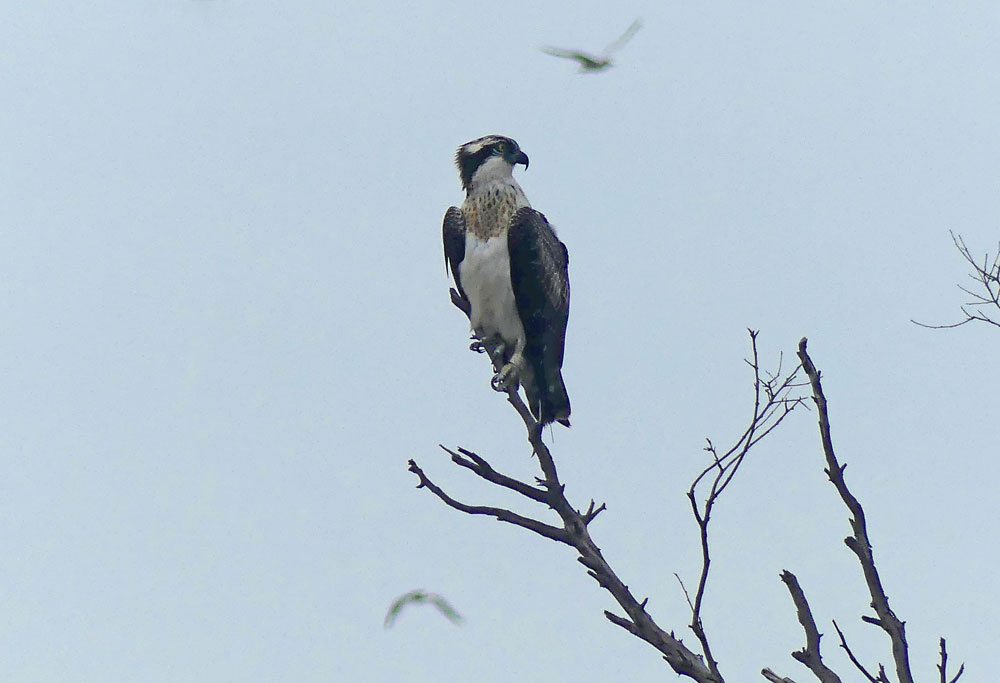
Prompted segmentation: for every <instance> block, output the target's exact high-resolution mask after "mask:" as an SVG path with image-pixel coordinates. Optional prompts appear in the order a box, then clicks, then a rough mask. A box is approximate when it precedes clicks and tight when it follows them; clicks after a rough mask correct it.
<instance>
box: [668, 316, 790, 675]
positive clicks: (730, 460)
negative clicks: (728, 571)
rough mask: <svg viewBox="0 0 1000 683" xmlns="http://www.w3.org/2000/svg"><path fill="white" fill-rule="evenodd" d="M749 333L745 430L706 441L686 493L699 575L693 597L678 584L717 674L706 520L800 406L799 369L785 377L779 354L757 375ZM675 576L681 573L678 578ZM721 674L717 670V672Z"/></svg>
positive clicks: (752, 333) (754, 333)
mask: <svg viewBox="0 0 1000 683" xmlns="http://www.w3.org/2000/svg"><path fill="white" fill-rule="evenodd" d="M747 332H748V333H749V335H750V348H751V357H750V358H749V359H745V362H746V364H747V365H749V366H750V368H751V369H752V371H753V390H754V396H753V412H752V414H751V416H750V420H749V423H748V426H747V428H746V429H745V430H744V431H743V433H742V434H741V435H740V436H739V438H738V439H737V440H736V443H735V444H733V446H732V447H731V448H730V449H729V450H728V451H726V452H725V453H724V454H722V455H719V453H718V451H717V450H716V448H715V445H714V444H713V443H712V441H711V439H708V440H707V443H708V445H707V446H706V447H705V450H706V451H707V452H708V454H709V455H710V456H711V458H712V461H711V463H709V465H707V466H706V467H705V469H703V470H702V471H701V473H700V474H699V475H698V476H697V477H695V479H694V481H693V482H692V483H691V486H690V488H689V489H688V492H687V498H688V502H689V504H690V506H691V512H692V514H693V515H694V519H695V522H696V523H697V524H698V532H699V540H700V543H701V573H700V575H699V577H698V585H697V588H696V589H695V593H694V601H693V604H692V600H691V598H690V596H689V595H688V594H687V589H686V588H685V587H684V584H683V582H682V583H681V587H682V588H684V593H685V597H686V598H687V600H688V605H689V606H690V607H691V623H690V624H689V627H690V629H691V630H692V631H693V632H694V634H695V636H696V637H697V638H698V642H700V643H701V647H702V652H703V653H704V655H705V660H706V661H707V662H708V666H709V668H710V669H712V671H713V672H718V664H717V662H716V660H715V657H714V656H713V655H712V648H711V643H710V641H709V638H708V633H707V631H706V630H705V625H704V622H703V621H702V616H701V615H702V607H703V604H704V599H705V590H706V588H707V586H708V576H709V570H710V568H711V564H712V556H711V552H710V549H709V533H708V529H709V524H710V522H711V519H712V511H713V509H714V507H715V504H716V503H717V502H718V500H719V497H720V496H721V495H722V493H723V492H724V491H725V490H726V488H727V487H728V486H729V484H730V483H732V481H733V478H734V477H735V476H736V473H737V472H738V471H739V469H740V466H741V465H742V464H743V462H744V460H745V459H746V456H747V454H748V453H749V451H750V449H751V448H753V447H754V446H755V445H756V444H757V443H759V442H760V440H761V439H762V438H764V437H765V436H767V435H768V434H770V433H771V431H772V430H774V429H775V428H776V427H777V426H778V425H779V424H781V422H782V421H783V420H784V419H785V418H786V417H787V416H788V414H789V413H791V412H792V411H793V410H794V409H795V408H796V407H797V406H799V405H801V404H802V401H803V400H804V399H803V398H802V397H790V395H789V394H790V392H791V390H792V389H793V388H794V387H797V386H801V385H800V384H797V383H796V382H795V379H796V376H797V374H798V372H799V367H796V368H795V369H794V370H792V372H790V373H789V374H788V375H787V376H785V377H782V376H781V364H782V361H783V358H779V362H778V371H777V372H776V373H774V374H768V376H767V378H766V379H765V378H764V377H762V374H761V369H760V356H759V354H758V350H757V335H758V332H757V331H755V330H747ZM702 484H705V485H707V488H708V491H707V492H705V493H702V492H701V490H700V488H699V487H700V486H701V485H702ZM678 580H680V577H678ZM720 675H721V674H720Z"/></svg>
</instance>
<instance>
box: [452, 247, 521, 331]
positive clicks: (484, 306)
mask: <svg viewBox="0 0 1000 683" xmlns="http://www.w3.org/2000/svg"><path fill="white" fill-rule="evenodd" d="M459 274H460V276H461V278H462V289H464V290H465V294H466V296H467V297H468V298H469V302H470V303H471V304H472V315H471V317H470V323H471V325H472V330H473V332H475V333H476V334H478V335H480V336H483V337H489V336H492V335H496V334H499V335H500V337H501V338H502V339H503V340H504V341H505V342H507V343H508V344H517V345H518V346H520V345H523V343H524V326H523V325H521V318H520V316H519V315H518V314H517V304H516V303H515V301H514V290H513V289H512V288H511V284H510V255H509V253H508V251H507V235H506V233H503V234H500V235H497V236H495V237H491V238H489V239H487V240H485V241H484V240H481V239H479V238H478V237H476V236H475V235H474V234H472V233H471V232H470V233H466V235H465V258H464V259H462V263H461V264H459Z"/></svg>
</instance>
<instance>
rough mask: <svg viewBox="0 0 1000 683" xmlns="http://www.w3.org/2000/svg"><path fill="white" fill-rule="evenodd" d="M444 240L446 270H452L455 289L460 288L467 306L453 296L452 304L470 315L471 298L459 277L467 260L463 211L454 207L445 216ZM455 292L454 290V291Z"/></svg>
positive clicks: (461, 295)
mask: <svg viewBox="0 0 1000 683" xmlns="http://www.w3.org/2000/svg"><path fill="white" fill-rule="evenodd" d="M441 232H442V237H443V240H444V263H445V267H446V268H450V269H451V276H452V277H453V278H454V279H455V287H457V288H458V292H457V294H458V297H459V299H460V300H461V301H462V302H464V303H465V306H462V305H461V304H459V303H457V302H455V295H454V294H453V295H452V302H454V303H455V305H456V306H458V307H459V308H461V309H462V310H463V311H465V314H466V315H469V311H470V310H471V306H470V304H469V298H468V297H467V296H465V290H464V289H462V279H461V277H460V276H459V271H458V266H459V264H461V263H462V260H463V259H464V258H465V216H463V215H462V211H461V209H459V208H458V207H455V206H452V207H450V208H449V209H448V211H447V212H445V214H444V224H443V225H442V226H441ZM453 291H454V290H453Z"/></svg>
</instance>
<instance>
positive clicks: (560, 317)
mask: <svg viewBox="0 0 1000 683" xmlns="http://www.w3.org/2000/svg"><path fill="white" fill-rule="evenodd" d="M455 163H456V164H457V165H458V172H459V175H460V176H461V179H462V188H463V189H465V201H464V202H463V203H462V208H457V207H454V206H453V207H451V208H450V209H448V212H447V213H446V214H445V216H444V227H443V232H444V256H445V263H446V265H447V266H448V267H450V268H451V274H452V276H453V277H454V278H455V286H456V288H457V289H458V292H457V295H455V296H453V299H456V304H457V305H459V306H460V307H461V308H462V309H463V310H465V311H466V313H467V314H468V315H469V322H470V325H471V327H472V335H473V337H474V338H475V339H476V340H477V341H476V342H475V343H473V344H472V347H471V348H473V349H474V350H476V351H482V350H483V349H484V344H483V342H489V343H491V344H499V347H498V349H499V352H498V354H497V355H498V356H499V358H500V359H501V360H502V367H501V369H500V371H499V372H498V373H497V374H496V375H495V376H494V377H493V387H494V388H495V389H497V390H498V391H506V390H507V389H516V388H517V386H518V383H520V385H521V386H522V387H524V393H525V395H526V396H527V399H528V408H529V409H530V410H531V414H532V415H534V417H535V419H536V420H538V422H539V423H540V424H541V425H543V426H544V425H546V424H548V423H550V422H553V421H555V422H559V423H561V424H564V425H566V426H567V427H568V426H569V412H570V407H569V396H568V395H567V394H566V385H565V384H563V378H562V363H563V348H564V345H565V341H566V322H567V320H568V319H569V271H568V267H569V253H568V252H567V251H566V245H564V244H563V243H562V242H560V241H559V238H558V237H556V233H555V231H554V230H553V229H552V226H550V225H549V222H548V220H546V218H545V216H543V215H542V214H541V213H539V212H538V211H535V210H534V209H532V208H531V205H530V204H528V199H527V197H525V196H524V191H523V190H521V186H520V185H518V184H517V181H516V180H514V177H513V170H514V166H515V165H517V164H524V167H525V169H527V168H528V156H527V155H526V154H525V153H524V152H522V151H521V148H520V147H518V145H517V143H516V142H514V141H513V140H511V139H510V138H506V137H503V136H501V135H487V136H486V137H482V138H479V139H478V140H473V141H471V142H467V143H465V144H464V145H462V146H461V147H459V148H458V152H457V153H456V154H455Z"/></svg>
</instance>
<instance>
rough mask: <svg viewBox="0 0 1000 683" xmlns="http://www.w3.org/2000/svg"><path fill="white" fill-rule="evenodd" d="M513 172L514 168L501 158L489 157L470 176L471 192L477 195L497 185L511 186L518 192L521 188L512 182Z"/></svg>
mask: <svg viewBox="0 0 1000 683" xmlns="http://www.w3.org/2000/svg"><path fill="white" fill-rule="evenodd" d="M513 171H514V167H513V166H511V165H510V164H509V163H508V162H506V161H504V160H503V158H502V157H498V156H491V157H490V158H488V159H487V160H486V161H484V162H483V163H482V165H481V166H480V167H479V168H477V169H476V172H475V173H473V174H472V189H471V192H472V193H473V194H479V193H480V192H482V191H484V190H490V189H492V188H494V187H496V186H498V185H513V186H514V187H516V188H517V189H518V190H519V191H520V189H521V186H520V185H518V184H517V181H516V180H514V176H513ZM522 194H523V193H522Z"/></svg>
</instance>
